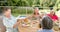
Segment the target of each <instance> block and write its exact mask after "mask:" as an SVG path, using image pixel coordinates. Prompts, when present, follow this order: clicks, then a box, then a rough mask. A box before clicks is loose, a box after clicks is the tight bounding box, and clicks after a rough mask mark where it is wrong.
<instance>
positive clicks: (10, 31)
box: [3, 7, 19, 32]
mask: <svg viewBox="0 0 60 32" xmlns="http://www.w3.org/2000/svg"><path fill="white" fill-rule="evenodd" d="M3 24H4V25H5V26H6V30H7V31H6V32H18V30H17V25H18V24H19V22H17V20H16V18H15V17H13V16H12V15H11V8H9V7H4V8H3Z"/></svg>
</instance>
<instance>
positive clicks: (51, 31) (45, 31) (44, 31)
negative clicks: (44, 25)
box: [37, 29, 53, 32]
mask: <svg viewBox="0 0 60 32" xmlns="http://www.w3.org/2000/svg"><path fill="white" fill-rule="evenodd" d="M37 32H53V30H52V29H51V30H48V29H42V30H38V31H37Z"/></svg>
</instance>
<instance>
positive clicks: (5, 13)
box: [4, 9, 11, 17]
mask: <svg viewBox="0 0 60 32" xmlns="http://www.w3.org/2000/svg"><path fill="white" fill-rule="evenodd" d="M4 15H5V16H7V17H9V16H10V15H11V9H7V10H5V11H4Z"/></svg>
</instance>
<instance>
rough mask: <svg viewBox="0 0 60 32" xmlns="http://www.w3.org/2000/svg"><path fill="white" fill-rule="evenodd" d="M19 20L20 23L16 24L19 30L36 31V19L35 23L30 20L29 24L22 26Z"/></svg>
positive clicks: (24, 31) (37, 27)
mask: <svg viewBox="0 0 60 32" xmlns="http://www.w3.org/2000/svg"><path fill="white" fill-rule="evenodd" d="M19 21H20V24H19V26H18V30H19V32H37V30H38V29H40V28H39V21H37V22H36V23H34V21H31V23H30V26H22V24H21V20H19ZM33 23H34V24H33Z"/></svg>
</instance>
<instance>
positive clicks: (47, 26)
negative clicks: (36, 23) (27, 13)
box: [42, 16, 53, 29]
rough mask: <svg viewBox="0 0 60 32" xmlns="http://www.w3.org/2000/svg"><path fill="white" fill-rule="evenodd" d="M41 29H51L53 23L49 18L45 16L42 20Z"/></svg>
mask: <svg viewBox="0 0 60 32" xmlns="http://www.w3.org/2000/svg"><path fill="white" fill-rule="evenodd" d="M42 27H43V29H52V27H53V21H52V19H51V18H50V17H48V16H46V17H44V18H43V19H42Z"/></svg>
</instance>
